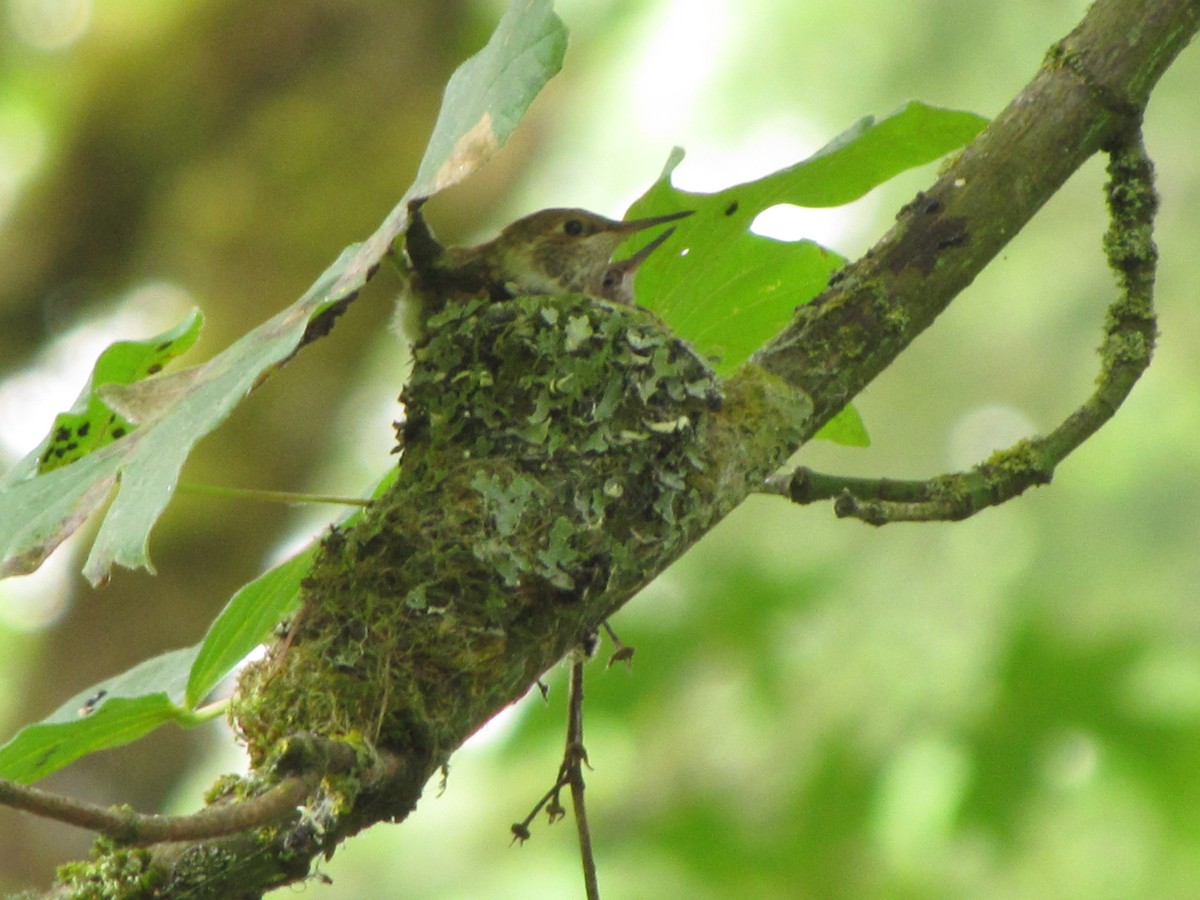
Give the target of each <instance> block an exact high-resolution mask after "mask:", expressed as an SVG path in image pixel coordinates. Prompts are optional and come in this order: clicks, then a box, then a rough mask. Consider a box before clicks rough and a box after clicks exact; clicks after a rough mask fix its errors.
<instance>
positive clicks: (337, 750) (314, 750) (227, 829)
mask: <svg viewBox="0 0 1200 900" xmlns="http://www.w3.org/2000/svg"><path fill="white" fill-rule="evenodd" d="M356 759H357V754H356V752H355V750H354V748H353V747H351V746H350V745H348V744H345V743H342V742H340V741H330V740H326V739H323V738H319V737H317V736H315V735H309V734H299V735H294V736H293V737H291V738H290V739H289V740H288V741H286V742H284V744H283V746H282V748H281V751H280V754H279V756H278V758H277V759H276V761H275V771H276V773H277V774H279V775H281V776H283V777H282V778H281V779H280V780H279V781H278V782H276V783H275V784H273V785H271V786H270V787H269V788H267V789H266V790H265V791H263V792H262V793H260V794H257V795H255V796H252V797H246V798H239V799H232V798H230V799H229V800H226V801H217V802H214V803H213V805H211V806H209V807H207V808H206V809H202V810H200V811H199V812H195V813H191V814H189V815H183V816H162V815H155V814H148V813H139V812H134V811H133V810H132V809H129V808H128V807H107V806H98V805H97V804H94V803H87V802H85V801H82V800H76V799H74V798H71V797H65V796H63V795H61V794H54V793H51V792H50V791H44V790H41V789H40V788H35V787H29V786H28V785H23V784H19V783H17V782H15V781H9V780H7V779H0V806H8V807H11V808H13V809H20V810H24V811H25V812H29V813H33V814H34V815H37V816H42V817H43V818H47V819H54V820H56V821H58V822H65V823H66V824H68V825H75V826H77V827H79V828H86V829H87V830H89V831H94V832H96V833H98V834H102V835H104V836H105V837H108V838H111V839H112V840H113V841H115V842H117V843H119V844H125V845H129V846H142V847H144V846H149V845H151V844H161V843H166V842H169V841H199V840H207V839H210V838H218V837H225V836H227V835H232V834H238V833H240V832H243V831H248V830H250V829H252V828H259V827H261V826H263V825H274V824H278V823H281V822H283V821H286V820H288V819H290V818H295V817H297V816H298V815H299V808H300V807H302V806H304V804H306V803H307V802H308V801H309V800H310V799H311V798H312V797H313V795H314V794H315V793H316V791H317V789H318V787H319V785H320V782H321V779H322V777H323V776H324V775H326V774H329V773H332V772H347V771H350V769H351V768H352V767H353V766H354V764H355V762H356Z"/></svg>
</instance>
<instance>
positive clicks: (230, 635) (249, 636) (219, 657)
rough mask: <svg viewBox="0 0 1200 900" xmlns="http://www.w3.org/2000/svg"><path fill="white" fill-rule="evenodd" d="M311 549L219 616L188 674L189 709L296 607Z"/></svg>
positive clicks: (246, 590)
mask: <svg viewBox="0 0 1200 900" xmlns="http://www.w3.org/2000/svg"><path fill="white" fill-rule="evenodd" d="M316 553H317V548H316V546H315V545H311V546H309V547H308V549H306V550H304V551H302V552H300V553H297V554H296V555H295V556H293V557H291V558H290V559H289V560H288V561H287V562H284V563H281V564H280V565H278V566H275V568H273V569H270V570H268V571H267V572H265V573H263V574H262V575H260V576H259V577H258V578H256V579H254V580H253V581H251V582H250V583H249V584H246V585H244V586H243V587H242V588H241V589H240V590H239V591H238V592H237V593H236V594H234V595H233V597H232V598H230V600H229V602H228V603H227V604H226V605H225V609H223V610H222V611H221V614H220V615H219V616H217V618H216V621H214V622H213V624H212V627H211V628H209V630H208V634H206V635H205V636H204V641H203V642H202V643H201V645H200V651H199V653H198V655H197V656H196V661H195V663H194V664H193V665H192V668H191V673H190V674H189V676H188V684H187V694H186V698H187V703H188V706H192V707H194V706H197V705H198V704H200V703H201V702H202V701H203V700H204V698H205V697H206V696H208V694H209V692H210V691H212V690H213V688H215V687H216V686H217V685H218V684H220V682H221V679H222V678H224V677H225V676H226V675H228V674H229V673H230V672H232V671H233V667H234V666H236V665H237V664H238V663H239V662H241V661H242V660H243V659H245V658H246V656H247V654H249V653H250V651H252V650H253V649H254V648H255V647H257V646H258V645H259V644H261V643H262V642H263V641H264V640H266V638H267V636H268V635H269V634H270V633H271V630H272V629H273V628H274V627H275V625H276V624H277V623H278V622H279V621H281V620H282V619H283V618H285V617H286V616H287V615H289V614H290V613H291V612H292V611H294V610H295V609H296V608H297V607H298V606H299V605H300V584H301V582H302V581H304V578H305V576H307V575H308V573H309V570H310V569H311V568H312V562H313V557H315V556H316Z"/></svg>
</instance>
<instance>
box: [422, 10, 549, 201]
mask: <svg viewBox="0 0 1200 900" xmlns="http://www.w3.org/2000/svg"><path fill="white" fill-rule="evenodd" d="M566 52H567V29H566V26H565V25H563V23H562V20H561V19H559V18H558V16H557V15H555V14H554V4H553V3H552V2H551V0H513V2H512V3H510V4H509V7H508V11H507V12H505V14H504V17H503V18H502V19H501V20H500V24H499V25H497V26H496V30H495V32H493V34H492V39H491V40H490V41H488V44H487V46H486V47H484V48H483V49H482V50H481V51H480V52H479V53H477V54H475V56H473V57H471V58H470V59H469V60H467V61H466V62H465V63H463V64H462V65H461V66H459V67H458V70H457V71H456V72H455V73H454V74H453V75H452V76H450V81H449V82H447V84H446V92H445V95H444V96H443V98H442V109H441V112H440V113H439V114H438V120H437V123H436V124H435V125H434V127H433V135H432V136H431V137H430V139H429V146H428V147H427V148H426V150H425V157H424V159H422V160H421V166H420V168H419V169H418V170H417V180H416V182H415V183H414V184H413V186H412V188H411V189H410V190H409V195H410V196H415V197H427V196H431V195H433V194H435V193H437V192H438V191H441V190H445V189H446V188H448V187H450V185H452V184H457V183H458V182H460V181H462V180H463V179H464V178H466V177H467V176H468V175H469V174H471V172H473V171H475V170H476V169H477V168H479V166H480V165H482V164H483V162H485V161H486V160H487V159H488V158H490V157H491V156H492V154H494V153H495V152H496V151H497V150H499V149H500V147H501V146H503V145H504V142H505V141H507V140H508V136H509V135H510V134H512V132H513V130H514V129H515V128H516V127H517V123H518V122H519V121H520V120H521V116H523V115H524V114H525V111H526V110H527V109H529V106H530V104H531V103H533V99H534V98H535V97H536V96H537V95H538V94H539V93H540V92H541V90H542V88H543V87H544V86H545V84H546V82H547V81H549V80H550V79H551V78H553V77H554V76H555V75H556V74H557V73H558V70H559V69H561V68H562V61H563V57H564V56H565V55H566Z"/></svg>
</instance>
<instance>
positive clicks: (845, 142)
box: [626, 103, 986, 374]
mask: <svg viewBox="0 0 1200 900" xmlns="http://www.w3.org/2000/svg"><path fill="white" fill-rule="evenodd" d="M985 124H986V120H985V119H983V118H981V117H980V116H977V115H975V114H973V113H965V112H960V111H957V110H945V109H937V108H935V107H930V106H926V105H924V104H920V103H910V104H908V105H907V106H905V107H904V108H902V109H901V110H900V111H898V112H896V113H894V114H893V115H891V116H888V117H887V118H885V119H883V120H881V121H878V122H876V121H875V120H874V119H873V118H869V117H868V118H865V119H862V120H861V121H859V122H857V123H856V124H855V125H854V126H852V127H851V128H850V129H848V130H847V131H846V132H844V133H843V134H841V135H839V136H838V137H837V138H835V139H834V140H833V141H831V142H830V143H829V144H828V145H826V146H825V147H824V148H822V149H821V150H819V151H818V152H817V153H815V154H813V156H811V157H809V158H808V159H806V160H804V161H803V162H800V163H797V164H796V165H794V166H790V167H788V168H786V169H782V170H780V171H778V172H775V173H772V174H771V175H767V176H766V177H764V178H760V179H758V180H757V181H751V182H747V183H745V184H740V185H736V186H734V187H731V188H727V189H726V190H723V191H719V192H717V193H714V194H699V193H691V192H688V191H681V190H678V189H677V188H675V187H673V186H672V185H671V173H672V171H674V169H675V167H676V166H677V165H678V164H679V162H680V161H681V160H682V159H683V151H681V150H678V149H677V150H676V151H674V152H673V153H672V155H671V157H670V159H669V160H668V162H667V165H666V167H665V169H664V171H663V174H662V176H661V178H660V179H659V180H658V182H657V183H655V184H654V186H653V187H651V188H650V190H648V191H647V192H646V193H645V194H644V195H643V196H642V197H641V198H640V199H639V200H638V201H637V202H635V203H634V204H633V206H632V207H630V209H629V211H628V213H627V214H626V215H627V217H629V218H641V217H644V216H654V215H660V214H663V213H668V212H673V211H676V210H680V209H691V210H695V215H693V216H690V217H688V218H686V219H682V220H681V221H680V222H678V223H677V224H676V230H675V233H674V234H673V235H672V236H671V237H670V238H669V239H668V240H667V242H666V244H665V245H664V247H663V249H662V250H660V251H659V252H657V253H654V254H653V255H651V256H650V257H649V259H648V260H647V261H646V263H645V264H644V265H643V266H642V267H641V268H640V269H639V271H638V274H637V282H636V289H637V293H638V301H639V302H640V303H642V304H643V305H645V306H647V307H649V308H650V309H653V310H654V311H656V312H658V313H659V315H661V316H662V317H663V319H665V320H666V321H667V322H668V323H669V324H670V325H671V326H672V327H673V328H674V329H675V330H676V331H677V332H678V333H679V334H680V335H681V336H683V337H685V338H687V339H688V340H689V341H691V342H692V344H693V345H694V346H695V347H696V349H697V350H699V351H700V352H701V353H704V354H707V355H711V356H716V357H718V363H717V370H718V372H720V373H721V374H728V373H730V372H732V371H733V370H734V369H736V368H737V367H738V366H740V365H741V364H742V363H744V362H745V361H746V360H747V359H749V358H750V356H751V354H752V353H753V352H754V351H755V350H757V349H758V348H759V347H760V346H761V345H762V344H763V343H764V342H765V341H766V340H768V339H769V338H770V337H771V336H773V335H774V334H776V333H777V332H778V331H779V330H780V329H781V328H782V327H783V326H784V325H785V324H786V323H787V322H788V320H789V319H790V318H791V316H792V314H793V310H794V309H795V308H796V307H797V306H799V305H800V304H803V303H807V302H808V301H809V300H811V299H812V298H813V297H814V296H815V295H816V294H817V293H818V292H820V291H821V289H823V288H824V287H825V285H826V284H827V283H828V279H829V275H830V274H831V273H832V272H833V271H834V270H835V269H837V268H839V267H841V266H842V265H843V264H844V262H845V260H844V259H843V258H842V257H841V256H839V255H838V254H836V253H834V252H833V251H831V250H827V249H825V248H823V247H820V246H818V245H817V244H815V243H813V242H812V241H794V242H785V241H777V240H773V239H771V238H766V237H761V236H759V235H756V234H753V233H751V231H750V226H751V224H752V223H753V222H754V219H755V217H757V216H758V214H759V213H761V212H762V211H763V210H765V209H768V208H769V207H772V206H775V205H777V204H781V203H787V204H794V205H797V206H810V207H824V206H836V205H840V204H843V203H849V202H850V201H852V200H855V199H857V198H858V197H861V196H862V195H863V194H865V193H866V192H867V191H869V190H870V189H871V188H873V187H875V186H877V185H879V184H881V183H882V182H884V181H886V180H887V179H889V178H891V177H893V176H894V175H897V174H899V173H900V172H903V171H905V170H906V169H910V168H912V167H914V166H919V165H923V164H925V163H929V162H932V161H933V160H935V159H937V158H939V157H941V156H943V155H945V154H946V153H949V152H951V151H952V150H955V149H957V148H959V147H961V146H962V145H963V144H965V143H966V142H967V141H969V140H970V139H971V138H973V137H974V136H975V135H976V134H977V133H978V132H979V131H980V130H981V129H982V128H983V127H984V125H985Z"/></svg>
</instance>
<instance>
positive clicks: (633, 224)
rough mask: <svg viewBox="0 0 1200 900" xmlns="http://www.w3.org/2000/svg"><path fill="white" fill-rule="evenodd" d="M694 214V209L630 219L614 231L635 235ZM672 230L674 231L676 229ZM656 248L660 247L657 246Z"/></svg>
mask: <svg viewBox="0 0 1200 900" xmlns="http://www.w3.org/2000/svg"><path fill="white" fill-rule="evenodd" d="M693 212H695V210H694V209H685V210H683V211H682V212H673V213H667V214H666V215H662V216H650V217H649V218H647V219H630V220H629V221H628V222H622V223H621V224H620V226H619V227H617V228H616V229H614V230H615V231H617V232H619V233H620V234H633V233H634V232H637V231H645V230H646V229H647V228H653V227H654V226H655V225H662V224H663V223H664V222H674V221H675V220H676V219H683V218H686V217H687V216H690V215H691V214H692V213H693ZM671 230H672V231H674V229H671ZM669 233H670V232H668V234H669ZM655 246H658V245H657V244H655Z"/></svg>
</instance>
